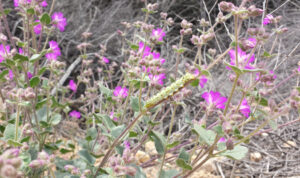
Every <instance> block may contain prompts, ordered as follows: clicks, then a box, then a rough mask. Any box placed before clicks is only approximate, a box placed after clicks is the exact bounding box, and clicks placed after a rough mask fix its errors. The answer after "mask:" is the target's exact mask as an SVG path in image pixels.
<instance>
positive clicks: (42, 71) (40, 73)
mask: <svg viewBox="0 0 300 178" xmlns="http://www.w3.org/2000/svg"><path fill="white" fill-rule="evenodd" d="M47 69H48V67H46V66H45V67H42V68H41V69H40V70H39V72H38V75H42V74H43V73H44V72H45V71H46V70H47Z"/></svg>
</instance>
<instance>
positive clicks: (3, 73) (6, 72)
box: [0, 70, 9, 80]
mask: <svg viewBox="0 0 300 178" xmlns="http://www.w3.org/2000/svg"><path fill="white" fill-rule="evenodd" d="M8 73H9V71H8V70H3V71H2V72H1V73H0V80H2V79H4V77H5V76H6V75H7V74H8Z"/></svg>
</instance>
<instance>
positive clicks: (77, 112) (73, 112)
mask: <svg viewBox="0 0 300 178" xmlns="http://www.w3.org/2000/svg"><path fill="white" fill-rule="evenodd" d="M69 116H70V117H74V118H77V119H79V118H80V117H81V114H80V112H79V111H76V110H73V111H71V112H70V113H69Z"/></svg>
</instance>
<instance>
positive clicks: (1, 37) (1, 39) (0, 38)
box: [0, 33, 7, 42]
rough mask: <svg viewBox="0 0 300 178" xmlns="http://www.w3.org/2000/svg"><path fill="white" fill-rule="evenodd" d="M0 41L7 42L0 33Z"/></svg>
mask: <svg viewBox="0 0 300 178" xmlns="http://www.w3.org/2000/svg"><path fill="white" fill-rule="evenodd" d="M0 41H1V42H6V41H7V37H6V36H5V35H4V34H3V33H0Z"/></svg>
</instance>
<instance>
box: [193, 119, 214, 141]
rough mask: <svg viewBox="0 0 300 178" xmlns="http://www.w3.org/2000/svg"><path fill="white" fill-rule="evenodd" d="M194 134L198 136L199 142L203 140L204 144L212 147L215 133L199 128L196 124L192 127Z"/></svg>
mask: <svg viewBox="0 0 300 178" xmlns="http://www.w3.org/2000/svg"><path fill="white" fill-rule="evenodd" d="M192 131H194V132H195V133H197V134H198V136H199V137H200V139H201V140H203V141H204V142H205V143H206V144H208V145H212V144H213V143H214V141H215V138H216V133H214V132H213V131H211V130H206V129H205V128H203V127H201V126H200V125H198V124H195V125H194V128H193V130H192Z"/></svg>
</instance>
